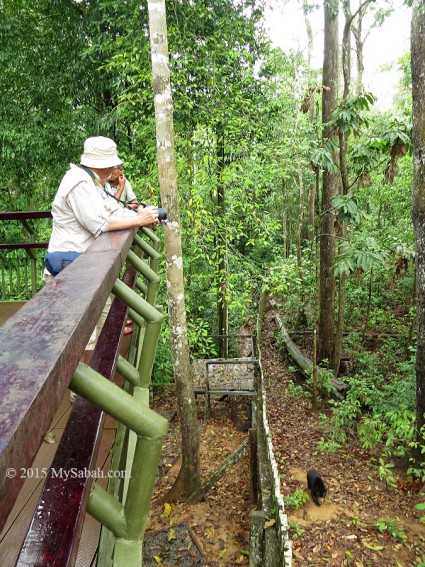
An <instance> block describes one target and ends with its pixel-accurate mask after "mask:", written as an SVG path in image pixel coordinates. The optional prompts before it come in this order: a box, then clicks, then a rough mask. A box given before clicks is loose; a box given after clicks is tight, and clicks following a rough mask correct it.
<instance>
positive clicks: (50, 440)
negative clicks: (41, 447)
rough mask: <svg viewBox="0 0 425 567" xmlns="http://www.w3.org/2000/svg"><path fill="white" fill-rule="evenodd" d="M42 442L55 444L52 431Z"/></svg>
mask: <svg viewBox="0 0 425 567" xmlns="http://www.w3.org/2000/svg"><path fill="white" fill-rule="evenodd" d="M44 440H45V441H46V443H56V437H55V434H54V433H53V431H49V433H46V435H45V436H44Z"/></svg>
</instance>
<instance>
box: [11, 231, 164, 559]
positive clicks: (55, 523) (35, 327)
mask: <svg viewBox="0 0 425 567" xmlns="http://www.w3.org/2000/svg"><path fill="white" fill-rule="evenodd" d="M141 233H143V234H144V235H145V236H147V237H148V238H149V239H150V240H151V243H152V246H151V245H147V244H146V243H143V244H142V241H141V239H140V238H139V237H136V238H134V240H133V237H134V232H130V231H121V232H112V233H106V234H105V235H102V236H101V237H100V238H99V239H97V240H96V241H95V242H94V243H93V244H92V246H90V248H89V249H88V250H87V251H86V253H85V254H83V255H81V256H80V257H79V258H77V260H75V261H74V262H73V263H72V265H71V266H70V267H69V268H67V269H66V270H64V271H63V272H61V273H60V274H59V275H58V276H56V277H55V278H54V279H53V280H52V281H51V282H50V283H49V284H48V285H46V287H45V288H44V289H43V290H42V291H41V292H40V293H39V294H38V295H37V296H36V297H35V298H34V299H33V300H31V301H29V302H28V303H27V304H26V306H25V307H24V308H23V310H24V311H25V313H24V314H23V318H22V320H21V318H20V315H21V312H19V313H17V314H16V315H15V317H13V318H12V322H13V323H14V324H15V325H16V321H17V320H19V321H20V322H21V323H22V322H24V323H25V324H26V325H27V327H26V328H27V330H28V332H27V333H24V337H23V338H24V343H23V359H24V367H27V368H28V367H30V366H31V364H29V363H30V362H32V363H33V365H34V366H35V367H36V368H35V370H34V379H32V373H31V371H30V372H29V375H30V380H29V385H30V393H31V398H32V399H33V402H31V403H29V401H28V403H27V399H25V400H24V401H22V400H21V395H22V391H21V390H19V389H18V390H17V391H16V392H13V384H14V380H15V379H17V381H18V383H19V384H22V382H23V380H22V379H21V376H20V371H21V369H20V368H19V369H18V370H17V369H15V367H14V366H13V363H12V362H13V361H12V354H11V351H12V349H11V348H10V349H9V348H6V349H5V352H4V353H3V352H2V346H3V345H2V344H1V343H0V373H1V372H2V370H4V374H5V375H8V381H7V383H5V384H4V387H5V389H7V390H8V392H9V391H11V395H12V397H13V399H15V401H16V406H19V410H20V416H19V419H17V420H15V421H16V422H17V429H18V433H17V434H16V435H15V434H14V432H12V433H13V434H11V432H8V431H6V432H2V430H1V428H0V435H2V434H3V433H6V434H5V435H3V437H4V438H5V439H6V442H5V447H4V452H3V453H1V449H2V448H1V446H0V474H1V472H2V465H3V467H4V466H5V464H6V463H7V465H8V468H9V469H13V470H19V468H20V467H22V468H23V467H28V466H29V465H30V464H31V461H32V453H31V454H29V453H28V452H26V453H25V452H24V453H22V451H21V453H19V450H20V449H19V448H18V449H17V447H16V444H17V443H18V442H22V441H23V443H21V445H25V446H27V445H34V447H35V451H36V450H37V448H38V445H39V444H40V443H39V440H40V434H44V433H45V431H46V430H47V427H48V425H49V424H50V422H51V419H52V417H53V413H55V411H56V408H57V407H58V404H59V403H60V401H61V398H62V396H63V393H64V388H65V387H66V386H67V385H68V384H69V388H70V389H71V390H73V391H74V392H76V393H77V394H79V395H80V396H81V397H78V398H77V400H76V402H75V404H74V405H73V408H72V412H71V416H70V419H69V420H68V423H67V426H66V429H65V431H64V434H63V436H62V438H61V441H60V443H59V446H58V449H57V452H56V454H55V457H54V461H53V463H52V466H51V468H50V469H49V474H48V476H47V478H46V481H45V484H44V487H43V490H42V493H41V496H40V499H39V502H38V505H37V507H36V510H35V512H34V515H33V519H32V522H31V525H30V527H29V530H28V533H27V536H26V538H25V541H24V543H23V546H22V548H21V552H20V555H19V557H18V559H17V563H16V565H17V566H21V565H22V566H24V565H45V564H55V565H61V566H63V567H65V566H68V565H73V564H74V562H75V558H76V554H77V551H78V549H77V547H78V542H79V538H80V535H81V531H82V525H83V519H84V515H85V511H86V508H87V511H88V512H89V513H90V514H91V515H92V516H93V517H94V518H96V519H97V520H98V521H99V522H101V524H102V525H103V526H104V527H106V528H108V530H109V531H108V530H107V532H108V533H109V534H111V536H112V537H114V538H115V543H114V547H115V552H114V565H117V566H118V567H126V566H127V565H129V564H131V565H133V564H139V563H140V564H141V552H142V542H143V536H144V531H145V529H146V523H147V519H148V515H149V508H150V501H151V497H152V492H153V485H154V481H155V477H156V471H157V467H158V462H159V458H160V453H161V449H162V442H163V437H164V435H165V433H166V430H167V428H168V423H167V420H166V419H164V418H163V417H162V416H160V415H159V414H157V413H155V412H154V411H152V410H151V409H150V408H149V407H148V406H149V403H148V399H149V385H150V374H151V371H152V366H153V360H154V356H155V351H156V342H157V339H158V336H159V330H160V325H161V321H162V319H163V315H162V311H161V309H160V308H158V307H157V306H156V295H157V291H158V286H159V277H158V275H157V274H156V270H157V269H158V263H159V259H160V255H159V254H158V252H157V248H158V243H159V239H158V237H157V236H156V235H155V233H154V232H152V231H150V230H149V229H146V228H142V229H141ZM133 243H134V244H135V246H137V247H138V248H139V253H143V254H146V256H147V258H148V260H149V259H150V260H149V266H148V263H147V262H146V261H142V260H140V259H139V258H138V257H137V255H136V254H135V253H134V252H131V251H130V247H131V245H132V244H133ZM128 256H130V259H131V263H129V262H127V269H126V272H125V275H124V278H123V281H121V280H119V279H117V276H118V275H119V273H120V271H121V267H122V265H123V263H124V261H125V260H126V259H127V260H128ZM134 265H135V266H134ZM138 275H142V276H144V277H145V278H146V280H147V284H145V288H146V299H144V298H142V297H140V296H139V295H138V294H137V293H135V292H134V291H133V290H132V289H131V288H132V287H133V285H134V284H135V282H136V280H137V279H138ZM96 282H97V283H96ZM78 284H80V286H78ZM77 288H78V289H77ZM111 289H112V290H113V292H114V294H115V296H116V297H115V299H114V301H113V303H112V307H111V309H110V312H109V315H108V317H107V320H106V322H105V325H104V327H103V330H102V333H101V335H100V337H99V340H98V343H97V345H96V348H95V350H94V352H93V355H92V358H91V362H90V367H89V366H87V365H85V364H82V363H79V362H78V361H79V359H80V357H81V354H82V352H83V350H84V347H85V344H86V342H87V340H88V336H89V335H90V333H91V331H92V329H93V327H94V324H95V323H96V321H97V319H98V317H99V314H100V311H101V309H102V308H103V305H104V303H105V301H106V298H107V296H108V295H109V293H110V291H111ZM49 292H50V293H49ZM48 300H50V302H51V303H52V304H51V305H50V306H48ZM74 302H75V305H74V307H75V308H74V310H72V304H73V303H74ZM59 304H64V305H65V306H69V305H71V309H66V308H65V309H64V313H61V314H60V316H59V313H58V309H59V307H58V305H59ZM129 305H131V307H132V312H133V311H134V317H133V319H134V323H133V326H134V333H133V336H132V338H133V339H135V341H134V340H132V345H133V343H137V346H136V350H135V351H134V354H135V356H132V357H131V360H129V361H126V360H124V359H120V356H119V344H120V340H121V338H122V329H123V326H124V325H125V320H126V318H127V312H128V313H130V311H128V306H129ZM98 306H100V307H98ZM30 307H32V309H30ZM48 307H49V309H48ZM37 311H39V318H40V321H41V322H40V323H35V322H34V319H35V313H36V312H37ZM71 314H73V317H71ZM132 316H133V315H132ZM51 317H53V318H54V321H55V324H56V325H57V326H58V327H59V330H58V332H57V333H56V332H55V329H54V327H52V325H50V324H47V323H46V322H45V319H46V320H47V321H48V322H49V321H50V318H51ZM60 317H62V318H63V319H64V320H65V322H68V325H69V328H67V329H66V330H65V328H64V327H65V324H64V323H62V324H61V320H60ZM89 319H90V323H89V322H88V320H89ZM10 321H11V320H10ZM58 323H59V325H58ZM6 325H7V323H6V324H5V326H6ZM141 327H143V329H142V328H141ZM2 330H3V328H0V340H1V339H2V336H1V331H2ZM6 330H7V329H6ZM35 332H36V333H37V340H35V341H34V342H33V344H34V346H35V352H34V353H33V355H34V359H33V360H32V361H31V360H30V355H29V346H27V342H28V339H29V337H30V336H31V334H32V333H35ZM48 339H50V341H51V342H52V344H53V346H51V345H50V342H49V340H48ZM11 340H12V341H13V340H15V337H14V336H12V337H11ZM41 343H43V344H44V350H43V349H41V348H40V347H41ZM21 346H22V345H21V344H19V345H18V348H17V352H18V353H19V348H20V347H21ZM61 347H62V348H61ZM68 347H70V350H69V351H68ZM132 348H133V347H132ZM131 350H132V349H131ZM72 355H74V357H73V358H72ZM56 356H57V361H56V366H55V364H54V363H55V357H56ZM38 359H41V362H40V361H39V360H38ZM134 361H136V366H137V368H136V367H135V366H134V365H133V364H134ZM11 363H12V365H11ZM52 364H53V369H52V368H51V366H52ZM2 365H3V366H2ZM10 365H11V366H10ZM116 366H119V371H120V373H121V375H122V376H123V377H124V379H125V380H126V381H127V383H126V386H125V388H124V389H121V388H118V387H117V386H116V385H115V384H113V383H112V382H111V379H112V377H113V375H114V372H115V368H116ZM31 368H32V367H31ZM56 368H58V372H56ZM15 374H16V375H15ZM36 374H40V380H39V383H37V384H35V375H36ZM53 378H54V379H56V381H57V384H60V387H59V388H58V387H54V388H52V387H51V386H53V384H52V380H53ZM0 384H1V377H0ZM55 390H56V393H57V397H55ZM34 398H35V399H34ZM40 400H42V402H43V403H44V405H43V408H47V409H48V410H49V411H47V412H45V413H44V414H43V412H42V411H41V407H39V406H38V405H37V404H39V402H40ZM92 404H94V406H96V407H93V405H92ZM21 406H23V407H21ZM34 408H35V409H34ZM1 410H2V405H1V403H0V411H1ZM101 410H103V411H101ZM103 412H106V413H108V414H109V415H111V416H113V417H115V418H116V419H117V420H118V423H119V425H118V428H122V427H124V429H126V428H128V430H129V435H128V436H126V439H127V441H126V442H125V444H123V443H121V442H118V441H117V440H116V442H115V445H114V450H113V458H112V461H113V462H112V465H111V466H112V470H113V471H115V472H119V471H120V470H121V472H122V470H123V469H122V465H120V468H119V470H118V468H117V466H114V461H115V457H114V454H115V452H117V455H118V456H119V455H124V456H125V459H124V464H125V472H126V473H127V474H128V473H129V476H128V477H127V476H125V477H124V478H123V479H122V481H121V488H120V490H119V494H117V493H116V492H115V485H116V482H115V481H116V479H115V478H114V484H113V485H112V486H111V490H110V489H109V486H108V490H105V489H103V488H101V487H100V486H99V485H98V483H96V482H94V481H93V476H91V474H90V472H93V469H94V463H95V459H96V456H97V451H98V447H99V444H100V437H101V430H102V426H103V421H104V413H103ZM28 416H30V417H31V418H32V419H33V420H35V419H36V418H40V417H42V418H44V417H45V416H46V417H45V421H46V422H47V425H46V424H45V423H44V421H43V420H42V419H40V423H43V425H42V426H40V424H39V423H38V422H37V423H36V428H35V437H36V440H35V442H34V443H32V442H33V441H34V439H33V436H34V431H32V432H31V434H28V435H26V433H27V432H28V429H29V422H28V419H29V418H28ZM14 417H15V416H12V418H11V419H10V420H9V421H11V422H14ZM82 423H84V427H81V424H82ZM120 435H121V434H117V438H118V437H119V436H120ZM121 437H122V435H121ZM7 441H9V442H8V443H7ZM28 441H30V443H28ZM130 441H131V442H130ZM124 445H125V446H124ZM14 451H15V452H16V453H17V454H16V455H15V454H14V453H13V452H14ZM12 454H13V457H14V458H15V461H13V460H10V457H11V456H12ZM22 458H26V459H27V461H23V460H22ZM2 459H3V461H2ZM58 471H59V472H60V471H65V478H64V477H63V476H61V475H59V477H58V476H57V473H58ZM72 471H78V472H79V473H80V474H77V475H76V476H72V474H71V476H70V473H72ZM66 473H68V474H66ZM81 473H83V474H81ZM87 473H89V475H88V476H87ZM127 481H128V482H127ZM8 488H10V487H6V485H4V486H1V485H0V490H1V489H3V494H5V493H6V492H7V489H8ZM10 492H11V494H14V493H15V492H16V490H15V486H14V485H13V483H12V486H11V490H10ZM0 495H1V493H0ZM13 499H14V498H13V497H11V499H10V502H11V503H12V504H13ZM69 502H72V506H69ZM7 509H10V503H9V504H8V507H5V513H4V517H7ZM1 514H2V510H1V509H0V517H1ZM103 533H104V532H103V531H102V534H103ZM99 553H100V551H99ZM118 557H120V558H121V559H117V558H118ZM99 565H102V563H101V562H99Z"/></svg>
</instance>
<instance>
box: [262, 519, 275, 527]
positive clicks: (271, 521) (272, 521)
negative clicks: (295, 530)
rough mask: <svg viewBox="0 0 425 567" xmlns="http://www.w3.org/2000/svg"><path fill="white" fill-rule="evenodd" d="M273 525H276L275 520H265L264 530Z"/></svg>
mask: <svg viewBox="0 0 425 567" xmlns="http://www.w3.org/2000/svg"><path fill="white" fill-rule="evenodd" d="M275 523H276V520H274V519H271V520H267V522H264V529H266V528H270V527H271V526H274V525H275Z"/></svg>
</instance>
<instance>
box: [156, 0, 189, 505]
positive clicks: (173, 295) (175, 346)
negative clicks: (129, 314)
mask: <svg viewBox="0 0 425 567" xmlns="http://www.w3.org/2000/svg"><path fill="white" fill-rule="evenodd" d="M148 10H149V33H150V44H151V57H152V75H153V85H154V101H155V120H156V141H157V148H158V150H157V154H158V170H159V186H160V192H161V201H162V204H163V206H164V207H165V208H166V209H167V211H168V216H169V221H168V224H167V225H164V229H163V230H164V242H165V257H166V270H167V290H168V320H169V325H170V334H171V350H172V356H173V365H174V379H175V383H176V395H177V400H178V409H179V415H180V422H181V435H182V465H181V469H180V472H179V475H178V477H177V479H176V481H175V483H174V486H173V487H172V488H171V490H170V493H169V495H168V498H169V500H174V499H178V498H180V497H181V498H186V497H187V496H189V495H190V494H192V493H193V492H194V491H195V490H197V489H198V488H199V486H200V462H199V460H200V457H199V429H198V421H197V413H196V404H195V395H194V391H193V383H192V366H191V364H190V356H189V342H188V338H187V325H186V309H185V298H184V284H183V256H182V245H181V232H180V212H179V202H178V190H177V173H176V165H175V155H174V127H173V102H172V97H171V85H170V70H169V59H168V42H167V24H166V13H165V0H148Z"/></svg>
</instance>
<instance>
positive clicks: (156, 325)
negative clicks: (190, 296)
mask: <svg viewBox="0 0 425 567" xmlns="http://www.w3.org/2000/svg"><path fill="white" fill-rule="evenodd" d="M142 231H143V232H144V234H145V236H147V237H148V238H149V239H150V240H151V244H150V245H149V244H148V243H147V242H146V241H145V240H143V239H142V238H140V236H137V235H136V237H135V240H134V244H135V245H136V246H137V247H138V250H139V252H140V253H141V254H143V258H141V257H140V256H139V255H137V254H136V253H135V252H134V251H131V250H130V251H129V253H128V256H127V262H129V263H130V264H131V265H132V266H133V267H134V268H135V269H136V270H137V273H138V277H137V279H136V287H137V289H138V290H139V292H140V291H141V292H142V294H143V295H144V297H141V296H140V295H139V294H138V293H137V292H136V291H134V290H132V289H130V288H129V287H128V286H126V284H124V283H123V282H122V281H120V280H117V281H116V283H115V285H114V287H113V289H112V291H113V293H114V294H115V295H116V296H117V297H119V298H120V299H121V300H123V301H124V302H125V303H126V304H127V305H128V306H129V311H128V315H129V317H131V318H132V320H133V323H135V324H136V325H137V327H138V329H137V328H136V332H135V333H134V334H133V337H132V343H131V348H130V354H129V360H125V359H124V358H122V357H120V358H119V360H118V364H117V369H118V370H119V372H120V373H121V375H122V376H123V378H124V379H125V380H126V383H125V386H124V389H123V390H119V391H120V398H119V404H117V405H116V404H113V407H110V410H111V411H109V412H108V413H110V414H111V415H113V416H114V417H116V419H117V420H118V421H119V425H118V428H117V433H116V442H115V445H114V449H113V453H112V458H111V467H112V470H122V469H123V466H124V470H125V471H131V474H130V475H125V477H124V478H113V479H112V480H111V481H110V482H109V484H108V487H107V489H106V491H105V490H103V489H101V488H100V487H97V486H96V489H95V490H94V491H92V493H91V495H90V498H89V503H88V507H87V510H88V512H89V513H90V514H91V515H93V516H94V517H95V518H97V519H98V520H99V521H100V522H101V523H102V526H103V528H102V530H101V537H100V543H99V552H98V559H97V565H98V567H107V566H114V567H127V566H129V565H142V541H143V536H144V532H145V529H146V523H147V520H148V516H149V510H150V502H151V497H152V492H153V487H154V481H155V476H156V473H157V470H158V464H159V459H160V454H161V448H162V441H163V438H164V435H165V433H166V431H167V428H168V422H167V420H166V419H164V418H163V417H161V416H159V415H158V414H156V413H155V412H153V411H152V410H150V409H149V390H150V385H151V375H152V368H153V364H154V360H155V353H156V347H157V342H158V337H159V334H160V330H161V322H162V320H163V315H162V309H161V308H160V307H158V306H157V305H156V300H157V295H158V290H159V285H160V278H159V276H158V274H157V270H158V265H159V261H160V258H161V256H160V254H159V253H158V246H159V239H158V237H157V236H156V235H155V233H154V232H152V231H150V230H149V229H142ZM147 258H148V259H149V262H147V261H145V259H147ZM88 370H90V369H88ZM74 381H76V382H77V383H76V384H74ZM81 382H82V380H81V377H80V378H78V376H77V375H76V374H74V377H73V380H72V382H71V388H75V387H77V388H79V392H81ZM108 384H110V382H108ZM112 386H113V385H112ZM86 387H87V386H86ZM115 388H116V386H115V387H114V390H115ZM75 391H77V389H76V390H75ZM99 394H100V397H101V399H102V400H103V403H104V404H106V403H107V400H108V395H109V396H112V399H113V400H115V399H118V398H116V397H115V394H113V393H112V390H111V392H110V394H109V391H108V393H106V392H103V391H101V389H99ZM112 412H113V413H112Z"/></svg>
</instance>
